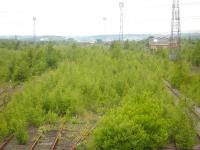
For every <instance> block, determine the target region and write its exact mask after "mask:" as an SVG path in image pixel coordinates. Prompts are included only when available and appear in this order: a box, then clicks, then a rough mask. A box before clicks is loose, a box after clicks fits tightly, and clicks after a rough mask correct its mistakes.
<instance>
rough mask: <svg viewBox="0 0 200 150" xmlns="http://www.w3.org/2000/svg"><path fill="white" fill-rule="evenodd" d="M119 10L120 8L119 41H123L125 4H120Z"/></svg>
mask: <svg viewBox="0 0 200 150" xmlns="http://www.w3.org/2000/svg"><path fill="white" fill-rule="evenodd" d="M119 8H120V31H119V40H120V41H123V40H124V22H123V21H124V20H123V19H124V18H123V17H124V14H123V8H124V2H120V3H119Z"/></svg>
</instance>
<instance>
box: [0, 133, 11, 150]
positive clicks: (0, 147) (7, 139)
mask: <svg viewBox="0 0 200 150" xmlns="http://www.w3.org/2000/svg"><path fill="white" fill-rule="evenodd" d="M13 137H14V135H11V136H9V137H8V138H6V139H5V140H4V141H3V143H2V144H1V145H0V150H3V149H4V148H5V146H6V145H7V144H8V143H9V142H10V141H11V140H12V138H13Z"/></svg>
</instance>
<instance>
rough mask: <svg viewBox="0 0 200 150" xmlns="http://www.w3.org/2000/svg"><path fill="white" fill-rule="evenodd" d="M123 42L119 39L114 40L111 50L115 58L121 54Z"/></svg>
mask: <svg viewBox="0 0 200 150" xmlns="http://www.w3.org/2000/svg"><path fill="white" fill-rule="evenodd" d="M121 47H122V45H121V43H120V42H119V41H114V42H112V44H111V46H110V52H111V55H112V57H113V58H119V57H120V54H121Z"/></svg>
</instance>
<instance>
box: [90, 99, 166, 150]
mask: <svg viewBox="0 0 200 150" xmlns="http://www.w3.org/2000/svg"><path fill="white" fill-rule="evenodd" d="M116 114H117V115H116ZM163 114H164V110H163V108H162V106H160V104H159V103H158V102H155V101H151V100H147V101H145V103H142V104H129V103H128V104H126V105H124V106H122V107H121V108H119V109H118V110H116V111H113V112H111V113H110V114H109V115H108V116H106V117H105V118H104V119H103V121H102V122H101V123H100V125H99V128H97V129H96V131H95V133H94V143H93V147H92V148H91V149H97V150H98V149H118V150H124V149H134V150H145V149H156V148H158V147H161V146H163V145H164V144H166V142H167V140H168V121H167V120H166V119H164V118H163Z"/></svg>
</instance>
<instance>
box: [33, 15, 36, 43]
mask: <svg viewBox="0 0 200 150" xmlns="http://www.w3.org/2000/svg"><path fill="white" fill-rule="evenodd" d="M33 41H34V42H35V41H36V17H33Z"/></svg>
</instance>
